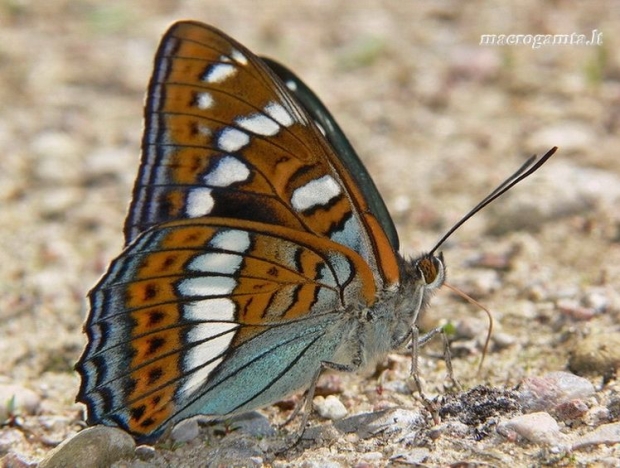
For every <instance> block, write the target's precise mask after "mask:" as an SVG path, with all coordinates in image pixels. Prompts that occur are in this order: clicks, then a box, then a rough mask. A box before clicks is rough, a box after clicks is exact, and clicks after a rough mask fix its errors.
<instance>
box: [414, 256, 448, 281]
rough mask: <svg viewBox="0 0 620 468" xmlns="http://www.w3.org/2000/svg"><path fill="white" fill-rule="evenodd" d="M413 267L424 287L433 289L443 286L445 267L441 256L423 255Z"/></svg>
mask: <svg viewBox="0 0 620 468" xmlns="http://www.w3.org/2000/svg"><path fill="white" fill-rule="evenodd" d="M415 267H416V270H417V271H418V273H419V274H420V276H421V277H422V281H423V282H424V284H425V285H426V287H430V288H433V289H434V288H438V287H440V286H441V285H442V284H443V282H444V280H445V267H444V264H443V255H442V254H439V255H437V256H435V255H432V254H428V255H425V256H423V257H422V258H420V259H419V260H418V261H417V262H416V265H415Z"/></svg>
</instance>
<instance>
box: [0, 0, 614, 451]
mask: <svg viewBox="0 0 620 468" xmlns="http://www.w3.org/2000/svg"><path fill="white" fill-rule="evenodd" d="M619 5H620V4H618V3H617V2H612V1H604V0H591V1H589V2H582V1H578V0H574V1H571V0H548V1H533V0H528V1H516V0H511V1H506V2H492V1H471V2H460V1H458V0H452V1H450V0H445V1H421V2H411V1H407V2H397V1H387V0H385V1H378V0H377V1H372V0H360V1H355V2H353V1H346V0H329V1H328V0H318V1H317V0H313V1H310V0H298V1H295V2H286V1H266V0H237V1H235V2H227V1H215V0H200V1H198V0H187V1H162V0H154V1H153V0H150V1H146V0H143V1H140V0H133V1H125V2H120V1H107V2H103V1H94V0H91V1H89V0H50V1H46V2H35V1H33V0H30V1H29V0H2V1H0V103H1V104H0V167H1V169H0V255H1V257H0V259H1V260H0V387H2V386H3V385H4V386H5V387H7V386H9V387H10V386H17V388H22V387H24V388H27V389H28V390H29V391H31V392H32V393H33V395H32V398H33V401H34V403H32V408H31V409H27V410H24V418H25V419H24V421H25V424H26V425H27V426H28V427H29V431H30V432H34V433H36V434H37V437H36V438H32V437H29V436H27V433H25V432H20V431H18V434H17V435H15V434H11V435H10V437H14V438H15V439H14V441H13V439H10V438H9V440H11V441H13V442H11V443H10V444H9V446H10V447H11V450H18V451H19V452H20V453H25V454H27V455H28V456H29V457H31V458H32V459H35V460H36V459H38V458H40V457H41V456H43V455H44V454H45V453H47V451H49V450H50V448H51V447H52V446H54V445H56V444H57V443H58V442H60V441H62V440H63V439H64V438H65V437H67V436H68V435H70V434H72V433H74V432H76V431H77V430H78V429H79V424H78V423H77V421H78V420H79V419H80V418H81V408H80V406H79V405H76V404H74V403H73V399H74V396H75V393H76V391H77V388H78V385H79V380H78V378H77V376H76V374H75V373H74V372H73V370H72V366H73V364H74V362H75V361H76V359H77V358H78V356H79V354H80V352H81V349H82V347H83V345H84V343H85V337H84V335H83V334H82V331H81V327H82V322H83V320H84V318H85V314H86V302H85V299H84V298H85V295H86V293H87V291H88V290H89V289H90V288H91V287H92V286H93V285H94V284H95V282H96V281H97V279H98V277H99V276H100V275H101V274H102V273H103V271H104V270H105V268H106V267H107V265H108V263H109V261H110V260H111V259H113V258H114V257H115V256H116V255H118V254H119V253H120V249H121V247H122V240H123V236H122V226H123V220H124V216H125V210H126V207H127V205H128V203H129V197H130V191H131V188H132V186H133V181H134V178H135V176H136V171H137V166H138V160H139V146H140V139H141V131H142V104H143V98H144V92H145V89H146V85H147V83H148V80H149V77H150V73H151V68H152V60H153V55H154V53H155V50H156V47H157V44H158V41H159V38H160V37H161V35H162V34H163V33H164V31H165V30H166V28H167V27H168V25H169V24H170V23H171V22H173V21H175V20H179V19H194V20H199V21H203V22H206V23H209V24H212V25H214V26H216V27H218V28H220V29H222V30H223V31H225V32H226V33H227V34H229V35H231V36H232V37H234V38H235V39H237V40H238V41H240V42H241V43H243V44H244V45H246V46H247V47H248V48H249V49H250V50H252V51H254V52H255V53H257V54H259V55H266V56H269V57H271V58H274V59H277V60H278V61H280V62H282V63H283V64H286V65H287V66H288V67H290V68H291V69H293V70H294V71H296V73H297V74H298V75H299V76H300V77H301V78H302V79H304V81H306V83H307V84H308V85H309V86H310V87H311V88H312V89H314V91H315V92H316V93H317V94H318V95H319V96H320V97H321V99H322V100H323V101H324V102H325V104H326V105H327V106H328V107H329V108H330V109H331V110H332V112H333V114H334V115H335V117H336V118H337V119H338V121H339V122H340V124H341V126H342V127H343V129H344V130H345V133H346V134H347V135H348V136H349V138H350V139H351V141H352V143H353V145H354V146H355V148H356V149H357V151H358V152H359V154H360V156H361V157H362V159H363V160H364V162H365V163H366V165H367V167H368V169H369V172H370V173H371V175H372V176H373V178H374V180H375V181H376V183H377V185H378V187H379V190H380V191H381V193H382V194H383V196H384V198H385V200H386V204H387V206H388V208H389V209H390V211H391V213H392V215H393V217H394V220H395V222H396V224H397V228H398V230H399V233H400V237H401V249H402V251H403V252H404V253H405V254H411V255H413V254H415V253H416V252H420V251H423V250H425V249H430V248H431V247H432V246H433V245H434V243H435V242H436V241H437V240H438V239H439V237H440V236H441V235H442V234H443V233H444V232H445V231H446V230H447V229H449V227H450V226H451V225H452V224H454V223H455V222H456V221H457V220H458V219H459V218H460V216H462V215H463V214H464V213H466V212H467V211H468V210H469V209H470V208H471V207H473V206H474V205H475V204H476V203H477V202H478V201H479V200H480V199H481V198H482V197H483V196H485V195H486V194H487V193H488V192H489V191H490V190H491V189H492V188H493V187H494V186H495V185H497V184H498V183H499V182H501V181H502V180H503V179H504V178H505V177H507V176H508V175H509V174H510V173H512V171H514V170H515V169H516V168H517V167H518V166H519V165H520V164H521V163H522V162H523V161H524V160H525V158H526V157H527V156H529V155H531V154H535V153H537V154H542V153H544V152H546V151H547V150H548V149H549V148H551V147H552V146H555V145H557V146H559V147H560V150H559V152H558V154H556V155H555V156H554V157H553V158H552V159H551V160H550V161H549V162H548V163H547V165H546V166H544V167H543V168H542V169H541V170H540V172H539V173H537V174H536V175H535V176H533V177H532V178H531V179H530V180H528V181H527V182H525V183H523V184H522V185H520V186H519V187H517V188H516V189H514V190H513V193H511V194H509V195H508V196H507V197H506V198H505V199H502V200H501V201H498V202H496V203H495V204H494V206H493V207H492V208H489V209H488V210H485V211H484V212H483V213H480V214H479V215H477V216H476V217H475V218H474V219H472V220H470V221H469V222H468V223H467V224H466V226H465V227H463V228H462V229H461V230H459V231H458V233H456V234H455V235H454V236H453V237H452V238H451V239H450V240H449V241H448V242H447V243H446V245H445V246H444V250H445V255H446V262H447V265H448V273H449V281H450V282H451V283H453V284H455V285H457V286H459V287H461V288H462V289H464V290H465V291H466V292H468V293H470V294H472V295H473V296H474V297H476V298H477V299H479V300H481V301H482V302H483V303H485V305H487V306H488V307H490V308H491V309H492V310H494V313H495V314H496V315H495V318H496V321H497V322H498V330H499V332H498V333H499V334H498V335H497V336H499V337H500V339H496V341H495V342H494V347H493V351H492V352H491V353H490V356H489V357H488V358H487V359H489V360H490V361H491V364H488V363H487V365H486V366H485V370H484V371H483V374H482V375H480V376H476V377H474V374H475V373H474V372H473V370H474V369H475V365H476V362H477V361H476V360H477V359H478V358H479V342H480V341H481V340H483V339H484V335H485V333H486V322H485V320H484V318H482V317H478V315H481V314H480V313H479V312H478V311H476V310H472V309H471V307H470V306H467V305H465V304H463V303H461V302H460V301H459V300H456V299H455V298H453V297H451V296H450V295H449V294H448V293H446V292H443V293H440V294H438V296H437V297H436V298H435V302H434V304H433V306H432V307H431V313H430V314H428V316H427V317H425V319H424V324H425V325H427V326H434V325H436V324H439V323H445V322H446V321H448V322H451V323H453V324H455V329H456V330H457V332H456V333H457V335H458V334H459V333H460V334H461V335H462V336H461V338H462V340H461V341H462V343H464V344H463V345H462V349H461V351H462V353H461V354H460V355H459V352H458V350H459V349H460V348H459V347H458V345H456V347H457V353H456V354H457V356H456V359H455V369H456V374H457V378H459V379H461V380H463V381H464V384H465V385H466V386H468V385H469V386H473V385H476V384H480V383H486V382H490V383H491V384H494V385H500V384H507V385H515V384H516V383H518V382H519V379H521V378H522V377H523V376H525V375H527V374H528V372H533V371H540V372H542V371H546V370H558V369H564V368H566V366H567V365H568V364H567V363H568V360H569V355H570V353H571V352H573V348H572V347H573V346H575V342H577V341H579V338H580V337H582V336H584V335H589V334H596V333H599V332H601V333H602V331H604V330H610V329H612V330H613V329H615V328H617V325H616V322H617V319H618V311H619V306H618V305H619V304H620V301H619V300H618V297H617V293H616V292H615V289H616V287H617V285H618V284H619V279H620V270H619V267H618V265H620V247H619V241H620V229H619V226H620V224H619V223H620V209H619V208H618V206H620V205H618V201H619V198H620V158H619V157H618V153H619V150H620V136H619V129H620V54H619V53H618V50H619V48H620V39H619V37H618V25H619V24H620V6H619ZM593 31H596V32H595V33H593ZM598 33H601V35H596V34H598ZM486 34H497V35H501V34H505V35H509V34H523V35H546V34H568V35H573V37H575V36H574V35H583V36H584V40H591V39H592V38H593V37H597V38H600V40H602V44H598V45H567V44H566V45H543V46H542V47H540V48H535V47H532V45H531V44H530V45H527V44H519V45H503V46H499V45H497V46H491V45H480V41H481V36H482V35H486ZM614 285H615V286H616V287H614ZM463 317H466V318H465V319H463ZM463 320H464V321H465V322H464V324H463V323H462V321H463ZM459 330H460V331H459ZM467 330H469V331H467ZM468 333H469V335H467V334H468ZM458 339H459V336H457V337H456V340H457V341H458ZM468 340H470V341H471V342H473V343H474V344H467V343H470V341H468ZM427 366H428V369H426V371H427V372H428V374H426V375H425V377H426V379H427V380H428V381H429V382H430V383H429V386H430V388H431V392H432V389H433V388H435V387H434V385H435V384H436V381H437V380H439V381H440V382H441V381H443V375H444V373H445V370H444V368H443V367H442V365H441V364H437V363H436V362H431V363H430V364H428V365H427ZM405 367H406V366H405ZM433 372H436V373H437V374H436V375H437V376H439V377H435V374H433ZM427 376H428V377H427ZM343 378H344V379H352V380H351V382H357V381H358V380H359V377H349V376H345V377H343ZM356 379H357V380H356ZM433 382H435V383H433ZM351 385H362V384H359V383H351ZM368 385H372V382H371V383H370V384H368ZM437 385H438V384H437ZM11 388H15V387H11ZM347 388H349V387H347ZM353 388H356V389H357V387H353ZM347 391H348V390H347ZM353 393H355V392H351V395H352V394H353ZM360 393H363V392H361V391H360ZM345 394H346V393H345ZM1 397H2V393H1V392H0V398H1ZM350 401H351V406H353V404H354V403H355V402H354V400H353V396H350ZM355 401H356V400H355ZM1 404H2V402H1V401H0V405H1ZM355 411H356V410H355V409H354V408H352V409H351V412H355ZM29 412H30V413H32V414H29ZM2 416H4V417H5V418H7V417H9V416H10V414H7V413H6V412H5V414H4V415H3V414H2V412H1V411H0V419H2ZM7 430H8V428H4V429H3V428H0V442H1V441H2V439H3V437H4V438H5V439H6V437H8V436H7V435H6V434H7V433H6V432H3V431H7ZM3 433H4V435H2V434H3ZM19 434H21V436H20V435H19ZM8 450H9V449H8V448H6V446H3V445H2V443H0V456H2V455H4V454H5V453H7V452H8Z"/></svg>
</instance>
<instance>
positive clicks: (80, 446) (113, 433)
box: [39, 426, 136, 468]
mask: <svg viewBox="0 0 620 468" xmlns="http://www.w3.org/2000/svg"><path fill="white" fill-rule="evenodd" d="M135 450H136V443H135V442H134V440H133V438H132V437H131V436H130V435H129V434H127V433H126V432H125V431H121V430H120V429H116V428H113V427H106V426H94V427H89V428H87V429H84V430H83V431H81V432H78V433H77V434H76V435H75V436H73V437H71V438H70V439H67V440H65V441H64V442H63V443H62V444H60V445H59V446H58V447H56V448H55V449H54V450H52V451H51V452H50V453H48V454H47V456H46V457H45V458H44V459H43V460H42V461H41V463H40V464H39V468H64V467H67V466H79V467H80V468H97V467H102V466H110V465H112V464H113V463H115V462H117V461H119V460H122V459H123V458H131V457H133V456H134V455H135Z"/></svg>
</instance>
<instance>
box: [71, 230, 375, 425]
mask: <svg viewBox="0 0 620 468" xmlns="http://www.w3.org/2000/svg"><path fill="white" fill-rule="evenodd" d="M373 284H374V283H373V281H372V272H371V271H370V269H369V268H368V266H367V265H366V263H365V262H364V261H363V259H362V258H361V257H359V255H357V254H355V253H354V252H352V251H350V250H349V249H346V248H344V247H343V246H341V245H339V244H337V243H335V242H331V241H328V240H324V239H320V238H318V237H316V236H312V235H310V234H306V233H299V232H296V231H293V230H291V229H288V228H276V229H274V228H273V226H266V225H263V224H261V223H254V222H238V221H234V220H230V219H226V218H202V219H196V220H184V221H177V222H169V223H164V224H162V225H159V226H157V227H155V228H152V229H150V230H149V231H146V232H145V233H143V234H142V235H141V236H139V237H138V238H137V239H136V241H135V242H134V243H133V244H131V246H130V247H128V248H127V249H126V250H125V251H124V252H123V254H122V255H121V256H120V257H119V258H118V259H116V260H115V261H114V262H113V263H112V265H111V267H110V269H109V271H108V273H107V274H106V275H105V276H104V278H103V279H102V280H101V282H100V283H99V284H98V285H97V286H96V287H95V288H94V290H93V291H92V292H91V295H90V299H91V304H92V310H91V315H90V317H89V320H88V323H87V327H86V329H87V330H88V335H89V345H88V347H87V350H86V352H85V354H84V356H83V358H82V360H81V362H80V364H79V368H80V369H81V371H82V374H83V376H84V377H83V381H82V388H81V390H80V396H79V398H80V399H82V400H83V401H86V402H87V403H88V404H89V408H90V412H89V417H90V419H91V420H92V421H104V422H105V421H107V422H109V423H113V424H117V425H120V426H121V427H124V428H126V429H128V430H129V431H130V432H132V433H134V434H137V435H140V434H148V433H150V432H151V431H153V430H155V429H156V428H157V427H160V426H161V425H162V424H163V423H164V422H167V421H169V420H173V421H176V420H179V419H183V418H186V417H189V416H192V415H194V414H197V413H198V411H199V410H202V411H203V412H206V414H216V415H226V414H230V413H232V412H235V411H242V410H243V409H245V408H246V407H251V406H252V405H255V404H256V402H257V401H258V402H261V405H263V404H267V403H270V402H273V398H276V399H277V398H278V397H282V395H285V394H287V393H290V392H291V391H294V390H296V389H297V388H298V387H297V386H296V385H299V384H300V383H304V382H305V380H304V379H307V376H308V375H313V373H314V372H316V371H317V370H318V366H320V362H321V359H318V360H317V359H316V357H317V356H316V354H317V352H319V353H320V354H321V356H320V357H321V358H323V359H327V358H329V357H330V355H331V354H330V353H333V348H334V347H335V346H336V345H337V344H338V343H339V342H340V340H333V339H330V340H329V343H332V345H331V346H325V345H324V344H322V343H323V339H324V338H325V333H327V332H329V333H332V334H333V333H336V330H341V329H342V328H343V327H341V326H338V323H339V321H342V320H350V319H351V317H350V316H347V315H345V314H343V311H344V309H345V305H346V303H347V302H350V301H351V300H352V299H351V298H355V300H357V301H359V302H360V305H363V304H364V303H365V304H366V305H369V304H371V303H372V302H373V301H374V298H375V294H376V291H375V290H374V288H372V285H373ZM334 326H335V327H336V328H335V329H334V328H333V327H334ZM317 341H318V342H320V343H321V346H318V344H316V343H317ZM280 347H286V348H287V352H286V353H276V352H275V351H276V350H277V349H278V348H280ZM297 348H299V350H298V349H297ZM306 353H311V354H312V356H314V358H313V359H310V358H308V359H309V361H307V363H306V364H304V362H306V361H304V359H303V356H304V355H305V354H306ZM274 360H275V362H272V361H274ZM289 360H290V361H291V362H289ZM292 361H295V362H294V363H293V362H292ZM276 362H277V364H276ZM310 363H314V367H313V368H312V369H309V368H308V367H309V366H310ZM283 366H284V367H283ZM284 368H290V369H293V368H295V369H298V371H297V373H295V372H294V373H293V374H287V375H286V378H284V377H283V376H282V372H283V369H284ZM259 370H260V374H259V375H261V376H263V377H264V376H266V375H271V376H272V377H270V378H266V379H264V378H261V379H259V382H258V383H257V384H256V385H246V384H244V385H240V383H239V379H241V380H243V381H244V382H245V380H248V381H249V380H251V379H250V377H249V376H250V375H256V374H255V373H256V372H259ZM301 376H303V378H302V377H301ZM260 382H264V383H260ZM230 386H239V388H240V390H239V392H242V393H243V392H247V398H246V397H244V398H241V399H232V400H231V399H230V393H229V387H230ZM266 387H269V389H270V390H269V391H267V390H266ZM280 387H286V388H288V387H291V388H288V391H287V392H285V393H281V392H280V391H279V390H277V389H278V388H280ZM241 389H243V391H241ZM244 394H245V393H244ZM255 400H257V401H255ZM254 407H255V406H254Z"/></svg>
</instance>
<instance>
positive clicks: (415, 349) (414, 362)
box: [411, 325, 461, 401]
mask: <svg viewBox="0 0 620 468" xmlns="http://www.w3.org/2000/svg"><path fill="white" fill-rule="evenodd" d="M437 335H441V339H442V341H443V356H444V360H445V362H446V367H447V369H448V377H449V378H450V380H451V381H452V383H453V384H454V386H455V387H456V388H457V389H459V390H461V385H460V384H459V383H458V381H457V380H456V378H455V377H454V371H453V368H452V354H451V353H450V341H449V340H448V335H446V332H445V330H444V329H443V328H442V327H437V328H434V329H433V330H431V331H430V332H428V333H425V334H424V335H422V336H420V330H419V329H418V327H416V326H415V325H414V326H413V327H412V328H411V376H412V377H413V379H414V381H415V384H416V387H417V388H418V392H419V394H420V396H421V397H422V399H423V400H425V401H427V399H426V397H425V396H424V393H423V391H422V383H421V381H420V373H419V369H418V360H419V357H420V348H421V347H422V346H424V345H425V344H427V343H428V342H429V341H430V340H432V339H433V338H434V337H435V336H437Z"/></svg>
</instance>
